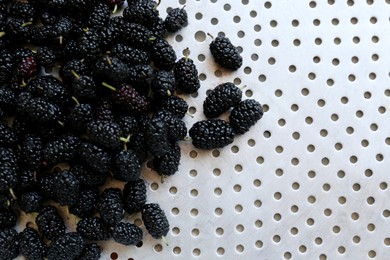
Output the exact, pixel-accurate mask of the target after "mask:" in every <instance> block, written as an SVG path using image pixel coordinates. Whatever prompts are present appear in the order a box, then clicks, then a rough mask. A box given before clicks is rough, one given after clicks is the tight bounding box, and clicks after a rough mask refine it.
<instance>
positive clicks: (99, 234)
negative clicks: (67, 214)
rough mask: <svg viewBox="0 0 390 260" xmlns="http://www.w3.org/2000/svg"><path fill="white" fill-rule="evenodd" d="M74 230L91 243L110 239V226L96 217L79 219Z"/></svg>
mask: <svg viewBox="0 0 390 260" xmlns="http://www.w3.org/2000/svg"><path fill="white" fill-rule="evenodd" d="M76 230H77V233H79V234H80V235H81V236H82V237H83V238H84V239H88V240H92V241H102V240H108V239H110V238H111V237H112V231H111V228H110V226H109V225H107V224H106V223H105V222H104V221H103V220H102V219H101V218H98V217H88V218H83V219H81V220H80V221H79V222H78V223H77V228H76Z"/></svg>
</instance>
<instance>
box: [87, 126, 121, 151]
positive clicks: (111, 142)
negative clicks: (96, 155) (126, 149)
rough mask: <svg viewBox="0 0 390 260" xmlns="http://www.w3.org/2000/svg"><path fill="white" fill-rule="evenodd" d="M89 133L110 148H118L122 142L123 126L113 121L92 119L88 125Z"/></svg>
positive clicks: (99, 142) (91, 137) (97, 141)
mask: <svg viewBox="0 0 390 260" xmlns="http://www.w3.org/2000/svg"><path fill="white" fill-rule="evenodd" d="M87 133H88V135H89V138H90V139H91V140H92V141H94V142H96V143H98V144H101V145H102V146H104V147H106V148H109V149H114V148H118V147H119V146H120V144H121V142H120V137H121V136H122V132H121V128H120V127H119V125H118V124H117V123H115V122H112V121H103V120H93V121H90V122H89V123H88V125H87Z"/></svg>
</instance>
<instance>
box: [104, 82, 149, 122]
mask: <svg viewBox="0 0 390 260" xmlns="http://www.w3.org/2000/svg"><path fill="white" fill-rule="evenodd" d="M106 86H109V85H107V84H106ZM113 90H114V91H115V92H114V93H113V96H112V99H113V102H114V105H115V106H116V107H118V108H119V109H121V110H123V111H125V112H127V113H128V114H132V115H139V114H144V113H146V112H147V111H148V110H149V107H150V102H149V100H148V99H147V98H146V97H145V96H144V95H142V94H141V93H140V92H138V91H137V90H136V89H135V88H134V87H133V86H131V85H129V84H124V85H122V86H121V87H120V88H118V89H115V88H113Z"/></svg>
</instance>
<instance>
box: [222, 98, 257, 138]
mask: <svg viewBox="0 0 390 260" xmlns="http://www.w3.org/2000/svg"><path fill="white" fill-rule="evenodd" d="M262 117H263V107H262V106H261V105H260V103H259V102H258V101H256V100H254V99H246V100H243V101H241V102H240V103H238V104H237V105H236V106H235V107H234V108H233V110H232V112H231V113H230V116H229V122H230V125H231V126H232V128H233V130H234V133H235V134H237V135H241V134H244V133H246V132H248V131H249V129H250V128H251V127H252V126H253V125H255V124H256V122H257V121H259V120H260V119H261V118H262Z"/></svg>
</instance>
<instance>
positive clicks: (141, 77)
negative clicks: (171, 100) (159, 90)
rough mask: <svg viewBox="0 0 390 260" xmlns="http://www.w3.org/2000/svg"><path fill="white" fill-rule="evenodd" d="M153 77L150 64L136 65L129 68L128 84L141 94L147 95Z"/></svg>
mask: <svg viewBox="0 0 390 260" xmlns="http://www.w3.org/2000/svg"><path fill="white" fill-rule="evenodd" d="M153 77H154V72H153V68H152V67H151V65H150V64H137V65H133V66H130V67H129V83H130V84H131V85H132V86H133V87H135V88H136V89H137V90H138V91H140V92H141V93H142V94H145V95H147V94H148V91H149V87H150V85H151V84H152V80H153Z"/></svg>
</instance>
